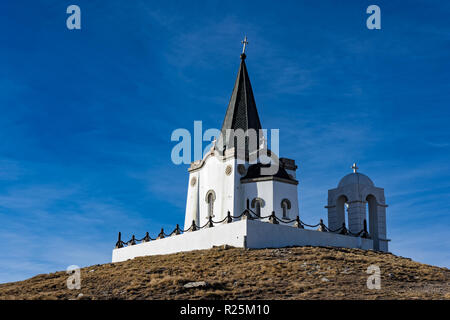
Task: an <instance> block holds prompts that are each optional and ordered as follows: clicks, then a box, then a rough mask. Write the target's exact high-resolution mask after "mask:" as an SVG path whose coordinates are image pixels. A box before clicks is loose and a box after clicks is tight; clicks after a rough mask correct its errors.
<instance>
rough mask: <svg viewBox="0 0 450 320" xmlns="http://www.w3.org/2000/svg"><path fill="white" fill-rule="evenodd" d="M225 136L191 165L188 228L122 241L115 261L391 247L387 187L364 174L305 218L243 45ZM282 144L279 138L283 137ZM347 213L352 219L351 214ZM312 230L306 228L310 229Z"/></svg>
mask: <svg viewBox="0 0 450 320" xmlns="http://www.w3.org/2000/svg"><path fill="white" fill-rule="evenodd" d="M247 43H248V42H247V39H246V38H245V39H244V41H243V44H244V49H243V52H242V54H241V57H240V58H241V59H240V65H239V70H238V74H237V77H236V81H235V84H234V88H233V92H232V94H231V98H230V101H229V104H228V108H227V110H226V113H225V118H224V120H223V123H222V128H221V135H220V137H217V139H216V140H215V141H214V144H213V146H212V147H211V149H210V151H209V152H208V153H206V154H205V155H204V157H203V159H201V160H198V161H194V162H193V163H191V165H190V167H189V169H188V172H189V180H188V189H187V201H186V211H185V221H184V228H181V227H180V226H179V225H177V226H176V228H175V229H174V230H173V231H169V232H168V233H166V232H165V231H164V230H161V232H160V233H159V235H158V236H156V237H155V238H152V237H151V236H150V235H149V233H148V232H147V234H146V235H145V237H143V238H142V239H136V238H135V236H134V235H133V236H132V237H131V240H129V241H122V239H121V233H119V239H118V241H117V243H116V247H115V249H114V250H113V258H112V260H113V262H118V261H124V260H127V259H131V258H134V257H137V256H146V255H156V254H169V253H174V252H180V251H191V250H200V249H208V248H212V247H214V246H222V245H229V246H234V247H243V248H269V247H271V248H274V247H286V246H304V245H311V246H334V247H346V248H361V249H367V250H379V251H388V241H389V240H388V239H387V238H386V207H387V205H386V204H385V198H384V189H382V188H378V187H375V185H374V183H373V182H372V180H371V179H370V178H369V177H367V176H366V175H364V174H362V173H359V172H357V169H358V168H357V166H356V164H354V165H353V166H352V168H353V173H350V174H348V175H346V176H345V177H344V178H342V179H341V181H340V182H339V184H338V187H337V188H334V189H331V190H329V191H328V204H327V206H326V207H325V208H327V210H328V226H327V225H326V224H325V223H324V222H323V220H322V219H320V221H319V223H317V224H306V223H304V222H303V221H302V220H301V218H300V212H299V203H298V190H297V186H298V184H299V182H298V178H297V173H296V170H297V165H296V163H295V161H294V160H292V159H288V158H279V155H277V154H275V153H274V152H272V151H271V150H270V149H269V147H268V144H267V143H266V138H265V137H264V134H263V130H262V126H261V122H260V119H259V115H258V110H257V107H256V103H255V98H254V95H253V90H252V86H251V83H250V78H249V75H248V71H247V66H246V63H245V60H246V54H245V46H246V44H247ZM280 143H281V144H282V142H280ZM346 217H347V219H346ZM308 228H309V229H308Z"/></svg>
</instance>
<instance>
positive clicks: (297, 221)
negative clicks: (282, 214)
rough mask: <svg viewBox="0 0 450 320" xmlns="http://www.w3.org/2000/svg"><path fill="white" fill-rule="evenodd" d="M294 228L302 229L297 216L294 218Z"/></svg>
mask: <svg viewBox="0 0 450 320" xmlns="http://www.w3.org/2000/svg"><path fill="white" fill-rule="evenodd" d="M294 227H296V228H300V229H304V228H303V225H302V223H301V221H300V217H299V216H297V217H296V218H295V222H294Z"/></svg>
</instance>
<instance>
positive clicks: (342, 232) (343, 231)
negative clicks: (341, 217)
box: [339, 221, 348, 235]
mask: <svg viewBox="0 0 450 320" xmlns="http://www.w3.org/2000/svg"><path fill="white" fill-rule="evenodd" d="M339 233H340V234H343V235H347V234H348V231H347V228H346V227H345V221H344V222H342V230H341V232H339Z"/></svg>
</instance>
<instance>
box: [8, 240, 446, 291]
mask: <svg viewBox="0 0 450 320" xmlns="http://www.w3.org/2000/svg"><path fill="white" fill-rule="evenodd" d="M371 264H376V265H378V266H379V267H380V269H381V289H380V290H369V289H367V286H366V281H367V278H368V276H369V275H368V274H367V273H366V270H367V267H368V266H369V265H371ZM67 277H68V275H67V274H66V273H65V272H56V273H51V274H41V275H37V276H35V277H33V278H31V279H28V280H25V281H20V282H14V283H6V284H0V299H450V285H449V280H450V270H448V269H445V268H438V267H434V266H429V265H425V264H421V263H418V262H414V261H411V260H410V259H407V258H402V257H397V256H394V255H392V254H386V253H379V252H373V251H363V250H358V249H337V248H322V247H295V248H283V249H263V250H245V249H235V248H215V249H211V250H202V251H192V252H185V253H177V254H171V255H163V256H151V257H140V258H136V259H133V260H128V261H125V262H121V263H115V264H112V263H109V264H104V265H96V266H91V267H87V268H83V269H81V281H82V282H81V289H80V290H68V289H67V288H66V280H67ZM324 278H326V279H324ZM327 280H328V281H327ZM193 281H206V282H207V283H208V286H207V287H202V288H190V289H186V288H184V287H183V285H184V284H186V283H188V282H193ZM80 293H82V294H83V296H82V297H79V294H80Z"/></svg>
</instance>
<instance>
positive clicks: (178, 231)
mask: <svg viewBox="0 0 450 320" xmlns="http://www.w3.org/2000/svg"><path fill="white" fill-rule="evenodd" d="M180 233H181V232H180V226H179V225H178V223H177V226H176V227H175V230H174V232H172V236H176V235H179V234H180Z"/></svg>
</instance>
